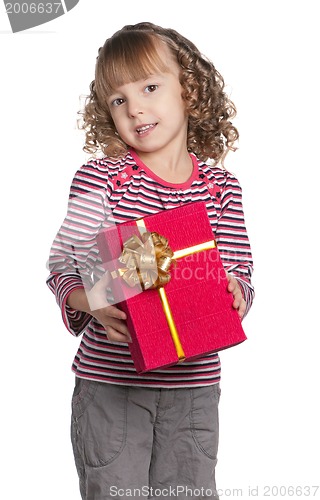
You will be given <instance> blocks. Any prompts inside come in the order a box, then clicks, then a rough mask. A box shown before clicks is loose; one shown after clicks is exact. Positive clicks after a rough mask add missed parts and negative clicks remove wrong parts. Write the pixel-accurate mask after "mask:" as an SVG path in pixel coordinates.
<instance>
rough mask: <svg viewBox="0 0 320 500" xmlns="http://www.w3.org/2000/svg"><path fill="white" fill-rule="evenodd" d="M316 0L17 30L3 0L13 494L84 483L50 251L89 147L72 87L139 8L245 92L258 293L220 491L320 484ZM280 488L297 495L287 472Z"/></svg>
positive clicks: (5, 405) (236, 378)
mask: <svg viewBox="0 0 320 500" xmlns="http://www.w3.org/2000/svg"><path fill="white" fill-rule="evenodd" d="M317 4H318V2H317V1H311V0H306V1H304V2H296V1H290V2H289V1H281V0H279V1H253V0H252V1H245V0H244V1H242V0H238V1H230V0H229V1H221V0H219V1H216V0H210V1H203V0H202V1H201V0H200V1H198V2H187V1H181V0H175V1H172V0H170V1H169V0H162V1H161V2H151V3H150V2H142V1H136V2H133V1H131V0H122V1H121V2H111V1H102V0H100V1H98V0H90V1H89V0H80V2H79V4H78V5H77V6H76V7H75V8H74V9H73V10H72V11H70V12H69V13H68V14H67V15H65V16H62V17H61V18H59V19H56V20H54V21H52V22H50V23H48V24H45V25H43V26H39V27H38V28H34V29H32V30H28V31H26V32H21V33H17V34H12V33H11V32H10V26H9V22H8V19H7V18H6V15H5V13H4V8H2V11H1V17H0V20H1V24H0V31H1V33H0V45H1V47H0V52H1V62H0V64H1V66H0V67H1V84H0V85H1V94H0V98H1V107H0V124H1V135H0V137H1V171H0V179H1V197H0V199H1V238H2V244H1V251H2V259H1V274H0V276H1V289H2V299H1V306H2V308H1V309H2V322H1V336H0V338H1V393H2V394H1V396H2V397H1V420H2V422H1V427H0V429H1V455H2V459H3V465H2V468H1V472H2V476H3V478H2V481H1V493H0V494H1V497H2V498H5V499H6V500H18V499H19V500H22V499H24V498H30V499H31V498H32V500H44V499H45V500H56V499H62V500H64V499H68V500H79V499H80V496H79V493H78V484H77V475H76V471H75V467H74V464H73V456H72V450H71V445H70V442H69V418H70V397H71V392H72V389H73V382H74V380H73V375H72V373H71V370H70V366H71V363H72V360H73V356H74V354H75V352H76V350H77V346H78V343H79V340H78V339H75V338H73V337H72V336H71V335H70V334H69V333H68V332H67V331H66V330H65V328H64V326H63V323H62V320H61V316H60V311H59V309H58V307H57V305H56V304H55V301H54V297H53V295H52V294H51V293H50V291H49V289H47V287H46V285H45V278H46V276H47V270H46V260H47V257H48V252H49V249H50V246H51V242H52V240H53V238H54V236H55V233H56V231H57V230H58V228H59V226H60V224H61V222H62V219H63V217H64V215H65V211H66V204H67V196H68V191H69V186H70V182H71V180H72V177H73V174H74V173H75V171H76V170H77V168H78V167H79V166H80V165H81V164H82V163H83V162H84V161H85V159H86V156H85V154H84V153H83V152H82V149H81V148H82V141H83V137H82V135H81V133H80V132H79V131H77V130H76V117H77V116H76V113H77V110H78V105H79V103H78V97H79V96H80V95H81V94H86V93H87V92H88V85H89V83H90V81H91V80H92V79H93V75H94V64H95V58H96V55H97V50H98V48H99V47H100V46H101V45H102V44H103V43H104V41H105V39H106V38H108V37H109V36H111V35H112V34H113V32H114V31H116V30H118V29H120V28H121V27H122V26H123V25H125V24H134V23H136V22H140V21H152V22H155V23H157V24H160V25H163V26H165V27H172V28H175V29H176V30H178V31H180V32H181V33H182V34H184V35H185V36H186V37H188V38H190V39H191V40H192V41H193V42H194V43H195V44H196V45H197V46H198V47H199V49H200V50H201V51H202V52H203V53H205V54H206V55H207V56H208V57H210V58H211V59H212V60H213V62H214V63H215V65H216V67H217V69H218V70H219V71H220V72H221V73H222V75H223V76H224V78H225V81H226V83H227V86H228V87H227V88H228V92H230V93H231V97H232V99H233V100H234V102H235V104H236V106H237V108H238V117H237V119H236V125H237V127H238V128H239V131H240V143H239V150H238V151H237V152H236V153H235V154H230V155H229V157H228V160H227V164H226V166H227V168H228V169H229V170H231V171H232V172H234V173H235V174H236V175H237V177H238V178H239V180H240V182H241V184H242V187H243V196H244V208H245V213H246V221H247V228H248V232H249V236H250V239H251V244H252V250H253V254H254V260H255V273H254V284H255V287H256V298H255V302H254V305H253V307H252V310H251V312H250V314H249V316H248V317H247V318H246V320H245V322H244V326H245V330H246V333H247V336H248V340H247V341H246V342H245V343H244V344H242V345H241V346H238V347H235V348H233V349H231V350H228V351H225V352H223V353H222V354H221V359H222V363H223V374H222V398H221V405H220V420H221V438H220V452H219V463H218V467H217V481H218V487H219V489H220V490H221V498H222V499H223V498H226V497H229V498H239V497H240V498H241V497H242V498H249V497H251V496H253V494H254V493H258V496H256V498H259V499H260V498H261V499H262V498H267V493H268V491H267V490H266V489H265V487H267V486H271V487H272V486H284V487H286V488H289V486H294V487H298V486H308V485H310V486H312V485H317V484H318V485H319V483H320V473H319V471H320V461H319V445H320V442H319V441H320V440H319V422H320V414H319V382H320V378H319V348H320V343H319V333H320V327H319V324H320V322H319V306H320V304H319V276H318V274H319V273H318V267H319V247H318V241H319V238H318V232H319V211H318V196H319V195H318V183H319V173H318V172H319V150H318V149H319V148H318V145H319V111H320V109H319V108H320V106H319V88H320V78H319V74H320V72H319V42H320V40H319V38H320V37H319V24H318V15H317V12H316V7H317ZM209 7H210V10H209ZM4 467H5V469H4ZM249 488H251V489H252V488H258V490H251V491H252V493H251V495H250V494H249ZM233 490H237V491H233ZM281 491H282V494H283V493H284V492H285V490H283V489H282V490H281ZM4 492H5V494H3V493H4ZM288 493H289V491H288ZM313 493H314V491H313V490H311V492H310V494H309V496H310V497H313V496H312V495H313ZM270 496H271V497H279V498H280V497H281V498H292V497H291V496H289V494H288V495H287V496H283V495H282V496H281V495H280V490H279V491H278V492H277V490H276V489H274V490H273V491H272V492H270ZM305 496H308V495H307V490H305V495H304V496H302V497H305ZM317 497H318V498H320V492H319V491H318V493H317ZM295 498H298V494H297V495H296V496H295Z"/></svg>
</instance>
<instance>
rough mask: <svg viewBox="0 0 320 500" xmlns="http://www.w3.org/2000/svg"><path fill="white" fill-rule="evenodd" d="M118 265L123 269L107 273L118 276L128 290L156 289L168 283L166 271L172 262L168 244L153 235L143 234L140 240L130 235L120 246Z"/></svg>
mask: <svg viewBox="0 0 320 500" xmlns="http://www.w3.org/2000/svg"><path fill="white" fill-rule="evenodd" d="M119 262H121V264H124V267H122V268H119V269H118V270H117V271H113V272H112V273H111V275H112V277H113V278H116V277H117V276H121V277H122V278H123V279H124V281H125V282H126V283H127V284H128V285H129V286H130V287H134V286H135V285H137V284H139V283H140V285H141V287H142V289H143V290H147V289H148V288H160V287H162V286H164V285H166V284H167V283H168V282H169V281H170V278H171V276H170V273H169V269H170V267H171V264H172V263H173V262H175V261H174V258H173V251H172V250H171V248H170V247H169V245H168V240H167V238H165V237H164V236H161V235H160V234H158V233H156V232H152V233H151V232H149V231H146V232H144V233H143V234H141V239H140V238H139V237H138V236H136V235H133V236H131V238H129V239H128V240H127V241H126V242H125V243H124V244H123V251H122V254H121V255H120V257H119Z"/></svg>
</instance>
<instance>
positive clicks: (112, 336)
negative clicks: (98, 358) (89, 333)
mask: <svg viewBox="0 0 320 500" xmlns="http://www.w3.org/2000/svg"><path fill="white" fill-rule="evenodd" d="M105 330H106V334H107V338H108V340H110V342H126V343H128V342H131V341H132V340H131V336H130V334H129V332H127V334H126V335H125V334H123V333H121V332H119V331H118V330H115V329H114V328H112V326H107V327H106V328H105Z"/></svg>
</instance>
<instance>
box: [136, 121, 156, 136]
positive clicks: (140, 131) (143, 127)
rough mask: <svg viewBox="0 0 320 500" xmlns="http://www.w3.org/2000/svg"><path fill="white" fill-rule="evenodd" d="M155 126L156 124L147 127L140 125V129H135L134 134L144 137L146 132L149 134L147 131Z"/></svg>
mask: <svg viewBox="0 0 320 500" xmlns="http://www.w3.org/2000/svg"><path fill="white" fill-rule="evenodd" d="M156 125H157V124H156V123H150V124H149V125H142V127H138V128H136V132H137V133H138V134H139V135H144V134H146V133H147V132H149V130H151V129H153V128H154V127H155V126H156Z"/></svg>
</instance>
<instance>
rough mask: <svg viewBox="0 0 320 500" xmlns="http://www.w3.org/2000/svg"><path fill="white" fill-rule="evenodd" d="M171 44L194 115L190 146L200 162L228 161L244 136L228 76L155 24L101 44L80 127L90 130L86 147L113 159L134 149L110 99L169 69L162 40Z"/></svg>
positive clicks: (190, 45)
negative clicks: (160, 49)
mask: <svg viewBox="0 0 320 500" xmlns="http://www.w3.org/2000/svg"><path fill="white" fill-rule="evenodd" d="M159 40H161V41H162V42H164V43H166V44H167V46H168V47H169V49H170V50H171V52H172V54H173V56H174V57H175V59H176V61H177V63H178V65H179V66H180V84H181V87H182V94H181V95H182V99H183V101H184V102H185V106H186V112H187V115H188V137H187V147H188V150H189V151H190V152H193V153H194V154H195V155H196V156H197V157H198V158H199V159H200V160H203V161H206V160H208V159H209V158H210V159H211V160H213V162H214V163H215V164H217V163H219V162H222V163H223V159H224V157H225V156H226V154H227V153H228V151H229V150H235V148H234V147H233V145H234V143H235V141H236V140H237V139H238V137H239V134H238V131H237V129H236V128H235V127H234V126H233V124H232V123H231V119H233V118H234V117H235V115H236V109H235V106H234V104H233V102H232V101H231V100H230V99H229V98H228V96H227V95H226V93H225V92H224V86H225V85H224V80H223V78H222V76H221V75H220V73H219V72H218V71H217V70H216V69H215V67H214V65H213V64H212V62H211V61H209V60H208V59H207V58H205V57H204V56H203V55H202V54H201V53H200V52H199V50H198V49H197V47H196V46H195V45H194V44H193V43H192V42H190V41H189V40H188V39H186V38H185V37H183V36H182V35H180V34H179V33H178V32H177V31H175V30H173V29H165V28H161V27H160V26H156V25H155V24H152V23H147V22H145V23H139V24H135V25H128V26H124V28H122V29H121V30H120V31H117V32H116V33H115V34H114V35H113V36H112V37H111V38H109V39H107V40H106V42H105V44H104V45H103V47H100V49H99V53H98V57H97V62H96V68H95V79H94V80H93V81H92V82H91V84H90V95H89V96H87V98H86V103H85V106H84V110H83V111H82V112H80V113H81V114H82V117H83V121H82V125H81V126H80V128H82V129H84V130H85V132H86V140H85V146H84V148H83V150H84V151H85V152H87V153H92V154H95V153H96V152H97V151H102V152H103V154H104V155H106V156H109V157H121V156H124V155H125V154H126V153H127V151H128V145H127V144H125V143H124V142H123V141H122V139H121V137H120V136H119V135H118V134H117V131H116V128H115V125H114V123H113V120H112V118H111V114H110V110H109V106H108V103H107V99H108V97H109V96H110V95H111V94H112V93H113V92H114V90H115V89H116V88H117V87H120V86H121V85H123V84H125V83H128V82H130V81H137V80H140V79H143V78H146V77H148V76H149V75H150V74H151V73H152V72H154V70H155V69H156V70H158V71H159V70H160V71H161V72H165V71H166V70H167V67H166V63H165V61H162V60H161V58H160V56H159V55H158V51H157V47H158V45H157V43H158V41H159Z"/></svg>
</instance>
